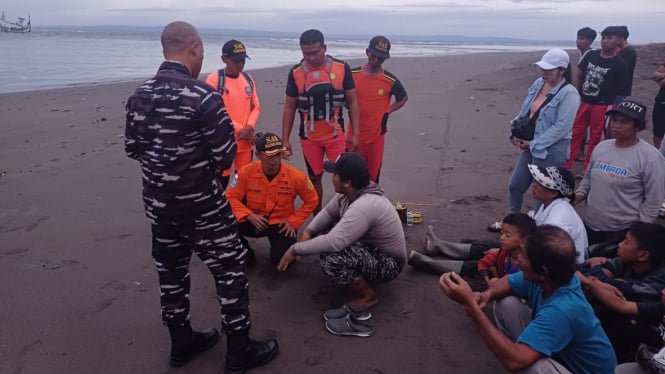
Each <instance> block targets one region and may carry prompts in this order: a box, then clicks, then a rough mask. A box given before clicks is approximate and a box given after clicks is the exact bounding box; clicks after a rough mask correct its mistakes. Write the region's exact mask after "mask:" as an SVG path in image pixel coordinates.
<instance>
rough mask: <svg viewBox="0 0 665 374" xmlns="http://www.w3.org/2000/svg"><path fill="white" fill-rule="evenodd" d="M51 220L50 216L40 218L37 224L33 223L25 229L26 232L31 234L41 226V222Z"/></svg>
mask: <svg viewBox="0 0 665 374" xmlns="http://www.w3.org/2000/svg"><path fill="white" fill-rule="evenodd" d="M49 218H50V217H49V216H43V217H40V218H39V219H38V220H37V222H33V223H31V224H29V225H28V227H26V228H25V231H28V232H30V231H32V230H34V229H36V228H37V226H39V224H40V223H41V222H44V221H46V220H47V219H49Z"/></svg>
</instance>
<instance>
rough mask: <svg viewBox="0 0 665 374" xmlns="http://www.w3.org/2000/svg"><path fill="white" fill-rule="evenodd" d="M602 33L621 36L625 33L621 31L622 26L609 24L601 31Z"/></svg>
mask: <svg viewBox="0 0 665 374" xmlns="http://www.w3.org/2000/svg"><path fill="white" fill-rule="evenodd" d="M600 35H614V36H621V35H623V33H622V32H621V27H620V26H607V27H606V28H605V29H604V30H603V31H601V32H600Z"/></svg>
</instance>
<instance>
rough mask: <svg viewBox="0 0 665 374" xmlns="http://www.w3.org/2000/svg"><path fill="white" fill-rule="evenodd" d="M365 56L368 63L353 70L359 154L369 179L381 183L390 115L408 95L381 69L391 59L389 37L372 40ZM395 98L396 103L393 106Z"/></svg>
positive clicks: (395, 78) (403, 102)
mask: <svg viewBox="0 0 665 374" xmlns="http://www.w3.org/2000/svg"><path fill="white" fill-rule="evenodd" d="M365 54H367V63H366V64H365V65H363V66H360V67H357V68H355V69H351V73H352V75H353V81H354V82H355V84H356V95H357V96H358V107H359V108H360V126H359V127H360V139H359V144H358V150H357V151H356V152H357V153H359V154H360V155H361V156H362V157H363V158H364V159H365V162H366V163H367V168H368V169H369V178H370V179H371V180H372V181H374V182H376V183H379V174H380V172H381V163H382V162H383V149H384V145H385V134H386V132H387V131H388V115H389V114H390V113H392V112H394V111H396V110H398V109H399V108H401V107H403V106H404V104H406V101H407V100H408V96H407V95H406V90H405V89H404V86H402V83H401V82H400V81H399V79H397V77H396V76H394V75H393V74H391V73H390V72H389V71H387V70H384V69H383V67H382V64H383V62H384V61H385V60H386V59H388V58H390V41H389V40H388V39H387V38H386V37H384V36H375V37H373V38H372V39H371V40H370V41H369V46H368V47H367V49H365ZM392 96H394V97H395V101H393V102H392V103H391V98H392ZM353 131H354V127H353V126H350V127H349V136H353Z"/></svg>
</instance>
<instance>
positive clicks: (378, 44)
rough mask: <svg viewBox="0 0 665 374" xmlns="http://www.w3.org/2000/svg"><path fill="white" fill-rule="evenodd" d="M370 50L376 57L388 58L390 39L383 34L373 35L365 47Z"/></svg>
mask: <svg viewBox="0 0 665 374" xmlns="http://www.w3.org/2000/svg"><path fill="white" fill-rule="evenodd" d="M367 49H369V51H370V52H372V54H373V55H374V56H376V57H380V58H390V40H388V38H386V37H385V36H381V35H378V36H375V37H373V38H372V40H370V41H369V46H368V47H367Z"/></svg>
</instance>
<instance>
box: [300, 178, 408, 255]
mask: <svg viewBox="0 0 665 374" xmlns="http://www.w3.org/2000/svg"><path fill="white" fill-rule="evenodd" d="M328 229H330V231H329V232H327V233H325V234H322V233H323V232H325V231H326V230H328ZM307 231H309V232H310V233H311V234H312V236H315V237H313V238H312V239H311V240H307V241H304V242H298V243H296V244H294V245H293V249H294V251H295V253H296V254H299V255H312V254H318V253H323V252H338V251H341V250H343V249H345V248H346V247H348V246H349V245H351V244H352V243H354V242H356V241H359V242H363V243H367V244H370V245H372V246H374V247H376V248H377V249H379V250H381V251H383V252H385V253H386V254H388V255H389V256H391V257H394V258H395V259H396V260H397V261H399V262H400V264H402V265H404V264H405V263H406V257H407V256H406V241H405V237H404V230H403V228H402V222H401V221H400V220H399V216H398V215H397V211H396V210H395V207H394V206H393V204H392V203H391V202H390V200H388V198H387V197H386V196H384V194H383V190H381V188H380V187H379V186H378V185H376V184H375V183H373V182H372V183H370V185H369V186H368V187H366V188H365V189H363V190H361V191H359V192H358V194H357V195H356V196H355V197H354V199H353V200H349V199H348V198H347V197H346V196H344V195H342V194H337V195H335V196H334V197H333V198H332V199H331V200H330V202H328V204H327V205H326V206H325V208H323V210H321V212H319V214H317V215H316V217H314V219H313V220H312V222H310V224H309V225H308V226H307ZM319 234H321V235H319ZM316 235H318V236H316Z"/></svg>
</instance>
